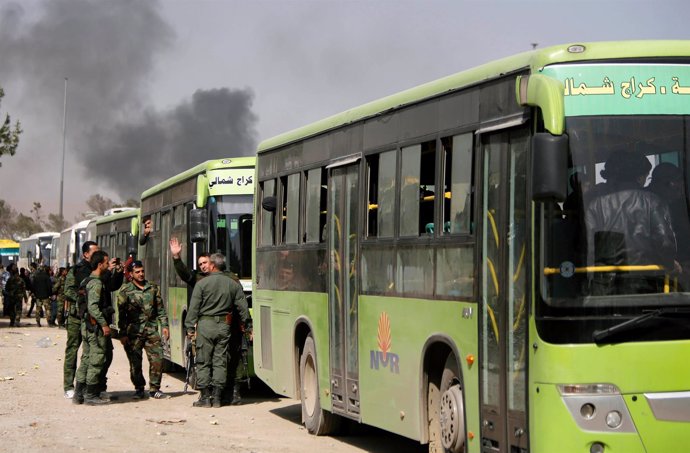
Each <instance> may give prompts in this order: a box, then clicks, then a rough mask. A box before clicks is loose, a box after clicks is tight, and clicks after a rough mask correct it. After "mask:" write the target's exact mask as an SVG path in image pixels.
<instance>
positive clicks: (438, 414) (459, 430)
mask: <svg viewBox="0 0 690 453" xmlns="http://www.w3.org/2000/svg"><path fill="white" fill-rule="evenodd" d="M457 370H458V363H457V361H456V359H455V356H454V355H452V354H451V355H450V356H448V358H447V359H446V363H445V366H444V369H443V374H442V375H441V381H440V382H433V381H430V382H429V389H428V397H427V401H428V407H429V452H430V453H441V452H443V453H460V452H463V451H464V448H465V409H464V403H463V394H462V386H461V384H460V379H459V377H458V376H459V373H458V371H457Z"/></svg>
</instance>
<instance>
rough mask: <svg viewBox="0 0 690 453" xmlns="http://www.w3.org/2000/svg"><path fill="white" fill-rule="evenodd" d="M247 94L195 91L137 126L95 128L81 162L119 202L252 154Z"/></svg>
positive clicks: (249, 94) (224, 90)
mask: <svg viewBox="0 0 690 453" xmlns="http://www.w3.org/2000/svg"><path fill="white" fill-rule="evenodd" d="M253 98H254V95H253V93H252V91H251V90H250V89H243V90H230V89H228V88H222V89H213V90H198V91H196V92H195V93H194V94H193V95H192V98H191V100H190V101H185V102H183V103H182V104H181V105H179V106H177V107H176V108H174V109H171V110H170V111H166V112H153V111H147V112H146V113H145V114H144V115H143V118H142V119H141V121H138V122H136V123H129V124H119V125H116V126H114V127H106V128H98V129H96V130H94V131H92V132H91V133H90V134H89V136H88V139H87V140H86V141H85V145H86V147H87V148H86V149H87V150H88V153H87V152H85V153H84V157H85V163H86V164H87V167H88V168H89V169H90V172H91V174H92V175H93V176H96V177H99V178H104V179H106V180H108V181H109V182H110V183H111V184H112V185H113V187H114V188H116V189H117V190H118V192H119V193H120V194H122V196H123V198H133V197H134V198H136V197H137V196H138V195H139V194H140V193H141V192H142V190H144V189H145V188H147V187H150V186H152V185H154V184H156V183H158V182H160V181H162V180H164V179H166V178H168V177H170V176H173V175H175V174H176V173H179V172H180V171H183V170H185V169H187V168H190V167H192V166H194V165H196V164H198V163H200V162H203V161H205V160H208V159H219V158H223V157H236V156H250V155H253V154H254V153H255V147H256V138H255V137H256V133H255V129H254V126H255V123H256V117H255V115H254V114H253V113H252V111H251V106H252V101H253Z"/></svg>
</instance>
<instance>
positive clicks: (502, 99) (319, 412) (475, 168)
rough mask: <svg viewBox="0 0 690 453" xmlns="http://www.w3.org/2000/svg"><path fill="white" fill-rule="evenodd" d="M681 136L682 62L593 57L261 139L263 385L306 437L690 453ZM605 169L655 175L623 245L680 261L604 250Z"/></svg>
mask: <svg viewBox="0 0 690 453" xmlns="http://www.w3.org/2000/svg"><path fill="white" fill-rule="evenodd" d="M689 115H690V41H648V42H646V41H637V42H617V43H616V42H613V43H591V44H588V43H585V44H573V45H564V46H557V47H550V48H544V49H537V50H534V51H531V52H527V53H523V54H520V55H516V56H513V57H509V58H506V59H503V60H500V61H496V62H493V63H489V64H486V65H483V66H480V67H477V68H475V69H471V70H468V71H465V72H461V73H458V74H455V75H451V76H449V77H446V78H443V79H440V80H437V81H434V82H430V83H427V84H425V85H421V86H419V87H416V88H412V89H410V90H408V91H404V92H402V93H398V94H394V95H392V96H389V97H386V98H383V99H380V100H377V101H374V102H371V103H368V104H365V105H363V106H361V107H357V108H353V109H351V110H348V111H346V112H344V113H342V114H339V115H335V116H332V117H330V118H326V119H323V120H321V121H318V122H316V123H314V124H311V125H309V126H306V127H303V128H301V129H297V130H295V131H292V132H288V133H286V134H284V135H279V136H277V137H275V138H272V139H269V140H266V141H264V142H263V143H261V144H260V145H259V149H258V156H257V164H256V166H257V181H256V182H257V203H256V204H255V206H256V211H255V226H256V228H255V260H254V265H255V271H254V293H253V300H254V361H255V371H256V374H257V375H258V376H259V377H260V378H261V379H262V380H263V381H265V382H266V383H267V384H268V385H269V386H270V387H271V388H272V389H273V390H274V391H275V392H277V393H279V394H282V395H286V396H289V397H292V398H297V399H301V402H302V419H303V421H304V423H305V425H306V427H307V429H308V431H309V432H311V433H313V434H327V433H329V432H334V431H335V430H336V428H337V426H338V422H339V421H340V420H342V419H343V418H346V419H351V420H354V421H356V422H360V423H365V424H369V425H373V426H377V427H380V428H383V429H385V430H388V431H391V432H394V433H398V434H400V435H403V436H406V437H409V438H412V439H416V440H419V442H421V443H424V444H426V443H428V444H429V451H433V452H437V451H440V452H444V451H445V452H453V453H457V452H475V453H476V452H483V453H489V452H492V453H494V452H503V453H522V452H527V451H531V452H533V453H535V452H540V453H542V452H590V453H604V452H606V451H611V452H615V451H621V452H622V451H624V452H626V453H630V452H670V451H685V450H687V449H688V445H690V409H688V408H690V367H688V366H686V365H685V363H686V362H687V359H688V351H689V350H690V322H689V319H688V313H689V312H690V251H689V250H688V248H687V244H688V242H690V237H688V236H690V227H689V226H688V225H690V216H689V215H688V201H689V200H690V198H689V194H688V188H689V187H690V159H689V157H690V127H689V126H688V125H689V124H690V116H689ZM616 153H624V154H623V156H627V160H629V161H633V160H637V161H645V160H646V161H648V162H649V169H648V171H649V170H651V171H650V172H649V173H648V175H647V181H646V183H645V184H646V185H647V187H646V188H644V189H643V188H642V186H641V184H642V183H643V182H644V177H643V176H642V175H635V179H634V181H633V180H630V182H628V183H627V184H628V185H627V186H623V185H621V186H619V187H620V190H636V192H635V194H636V195H639V196H640V197H641V198H642V199H652V200H657V201H654V206H657V207H658V208H657V211H656V212H657V214H656V219H655V222H657V223H653V224H651V225H650V224H649V223H645V222H646V220H645V219H646V217H644V216H640V217H637V218H633V219H628V222H630V223H628V227H629V229H630V231H631V232H635V231H639V232H642V233H641V234H642V235H643V236H644V237H638V238H637V242H638V243H645V241H647V242H646V243H650V242H651V241H656V240H657V239H658V238H657V236H659V235H660V234H661V232H660V231H657V230H656V229H654V230H652V231H653V232H650V228H653V227H654V225H663V230H664V231H665V232H666V236H665V240H666V239H667V240H668V242H669V243H673V246H675V247H676V248H675V249H674V250H675V251H668V249H660V250H655V249H654V247H652V246H649V245H647V246H645V247H646V248H645V249H644V253H645V254H643V255H642V258H640V255H639V254H637V255H635V254H634V253H633V250H631V249H630V247H631V246H632V245H633V244H632V243H627V244H626V243H625V241H624V238H626V237H627V236H626V234H629V233H628V232H627V231H626V232H621V231H620V230H614V229H612V230H595V227H594V226H593V225H595V223H594V222H593V221H592V219H591V217H592V216H595V215H598V214H596V213H595V212H594V211H593V209H594V205H593V204H592V205H590V201H592V200H595V198H594V196H595V195H596V194H606V193H607V190H608V191H611V190H612V189H611V188H610V187H611V186H612V185H613V182H612V183H611V184H606V185H604V184H603V182H604V181H605V180H608V179H609V178H611V181H614V179H613V176H614V174H613V170H614V169H613V168H605V167H608V166H609V165H608V164H607V160H608V159H609V158H611V157H612V156H614V155H616ZM626 165H627V163H625V162H624V164H623V165H622V167H623V168H627V167H626ZM611 166H612V165H611ZM642 166H645V165H642ZM662 166H663V167H662ZM659 167H662V168H664V169H665V170H664V171H666V172H667V173H666V175H668V176H658V175H659V173H660V172H656V170H657V168H659ZM602 169H606V170H609V171H610V172H609V173H605V172H602V171H601V170H602ZM674 169H675V170H674ZM619 171H621V172H623V170H619ZM632 171H633V170H630V172H631V174H632ZM671 174H677V175H678V177H677V178H672V177H671V176H670V175H671ZM652 175H654V178H652ZM626 177H628V176H627V174H626ZM650 179H653V180H652V184H650V182H649V180H650ZM600 183H601V184H600ZM597 184H598V185H597ZM657 184H658V185H659V186H666V187H667V188H672V190H670V191H668V189H666V190H667V191H668V192H667V193H668V194H669V195H668V196H667V197H656V195H654V194H652V195H645V194H648V193H649V191H651V190H655V187H656V185H657ZM595 185H597V186H596V189H595ZM655 197H656V198H655ZM621 199H623V198H621ZM592 203H593V201H592ZM664 203H667V204H668V206H669V207H670V210H669V212H670V213H671V214H670V215H669V214H664V213H665V212H666V211H665V209H666V207H665V206H666V205H664ZM630 209H637V211H636V212H640V210H642V209H645V208H644V207H640V206H630V205H626V206H624V207H623V208H622V210H620V211H616V212H619V213H620V212H623V213H625V212H627V211H628V210H630ZM660 213H661V214H660ZM602 215H605V214H602ZM660 215H663V216H664V218H663V219H659V216H660ZM670 222H673V229H674V230H675V237H676V238H675V240H674V239H673V234H668V231H670V230H669V225H670ZM645 232H647V233H645ZM626 247H627V249H626ZM662 250H666V252H664V253H665V254H660V253H659V252H660V251H662ZM614 252H615V253H616V255H615V256H616V261H615V262H613V261H609V260H606V259H604V258H605V257H607V256H608V255H607V254H613V253H614ZM633 257H637V260H635V261H634V260H633V259H632V258H633ZM673 261H675V262H676V263H675V265H672V264H670V263H672V262H673Z"/></svg>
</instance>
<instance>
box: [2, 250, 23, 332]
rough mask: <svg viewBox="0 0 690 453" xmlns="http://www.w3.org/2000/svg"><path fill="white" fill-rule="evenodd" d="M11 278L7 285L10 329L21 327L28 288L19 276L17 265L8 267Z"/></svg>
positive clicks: (6, 293)
mask: <svg viewBox="0 0 690 453" xmlns="http://www.w3.org/2000/svg"><path fill="white" fill-rule="evenodd" d="M7 270H8V272H9V273H10V278H9V280H7V283H6V284H5V295H6V297H7V298H8V299H9V300H8V302H9V304H8V307H9V309H10V313H9V316H10V327H14V326H17V327H19V320H20V318H21V317H22V302H23V301H24V299H25V298H26V286H25V284H24V280H23V279H22V278H21V277H20V276H19V272H18V271H17V265H16V264H14V263H12V264H10V265H9V266H7Z"/></svg>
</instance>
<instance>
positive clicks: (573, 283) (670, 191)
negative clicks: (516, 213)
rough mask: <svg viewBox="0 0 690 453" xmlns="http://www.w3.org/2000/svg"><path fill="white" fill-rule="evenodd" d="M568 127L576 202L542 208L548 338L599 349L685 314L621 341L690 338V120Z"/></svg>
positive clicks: (613, 120)
mask: <svg viewBox="0 0 690 453" xmlns="http://www.w3.org/2000/svg"><path fill="white" fill-rule="evenodd" d="M566 128H567V134H568V137H569V141H570V158H569V165H570V169H569V175H570V178H569V182H568V197H567V199H566V200H565V202H564V203H541V204H539V205H538V208H537V209H538V211H537V215H538V218H539V222H538V227H539V228H538V233H537V234H538V238H539V239H538V240H539V242H540V244H541V246H540V251H539V260H540V262H541V265H540V267H539V269H540V279H539V280H540V288H539V293H540V297H539V298H538V299H539V303H538V305H537V319H538V326H539V329H540V333H541V334H542V335H543V336H544V338H545V339H547V341H553V342H557V343H570V342H572V343H577V342H591V341H593V336H594V337H597V336H598V337H601V336H602V332H603V331H606V330H607V329H611V328H612V327H615V326H617V325H620V323H622V322H625V321H626V320H635V319H636V318H638V317H640V316H644V315H645V314H649V313H651V312H654V311H656V310H660V309H664V310H666V309H668V308H669V307H680V308H681V309H680V310H675V311H672V312H671V313H675V314H679V313H680V315H679V316H674V315H665V316H647V317H645V318H644V320H645V322H642V323H639V326H637V324H636V326H637V327H635V328H631V329H621V330H625V332H621V333H620V334H619V335H618V336H617V337H616V338H613V339H612V340H615V341H632V340H633V339H635V340H636V341H640V340H641V341H645V340H647V341H652V340H663V339H678V338H690V328H689V327H688V324H690V323H688V322H687V321H688V319H687V314H686V313H687V310H683V309H682V307H687V306H690V216H689V214H688V213H689V210H688V200H689V197H688V192H689V190H688V189H689V187H690V163H689V162H688V153H689V152H690V119H689V117H688V116H683V115H668V116H661V115H655V116H643V115H636V116H630V115H628V116H578V117H569V118H567V120H566ZM678 318H682V319H678ZM605 336H608V335H605Z"/></svg>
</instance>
